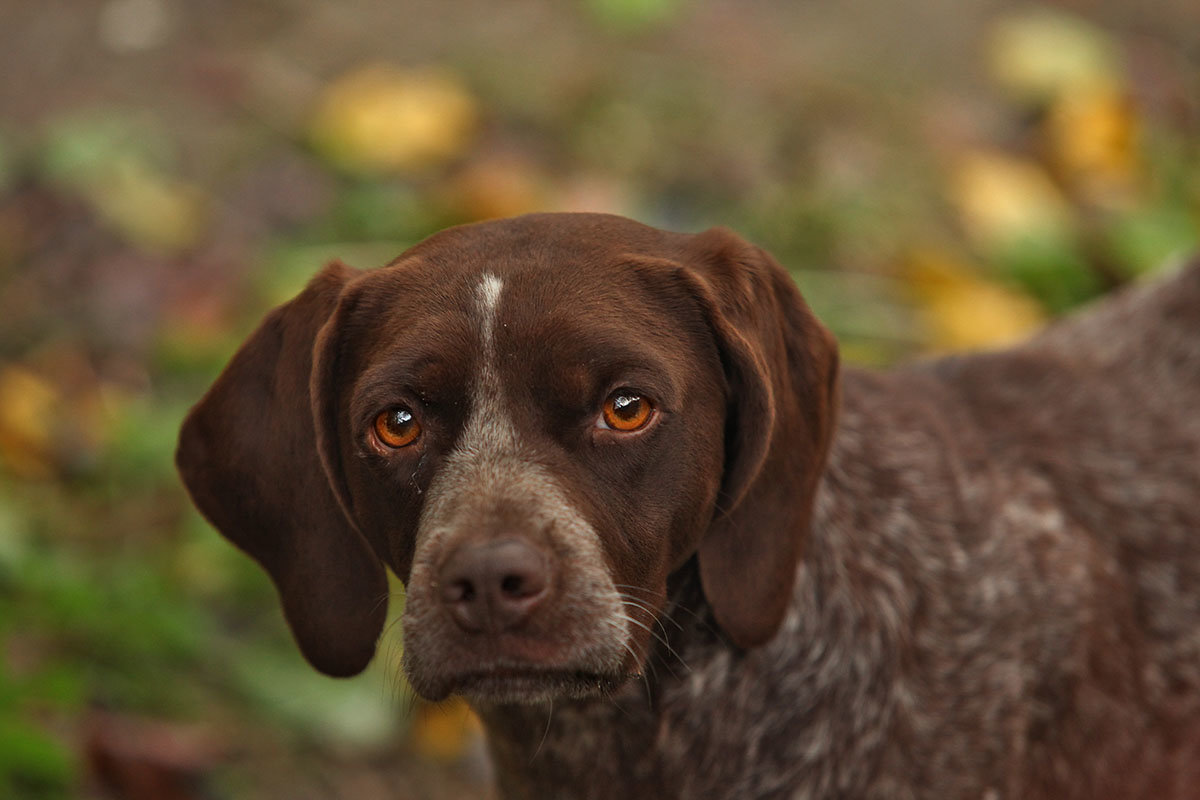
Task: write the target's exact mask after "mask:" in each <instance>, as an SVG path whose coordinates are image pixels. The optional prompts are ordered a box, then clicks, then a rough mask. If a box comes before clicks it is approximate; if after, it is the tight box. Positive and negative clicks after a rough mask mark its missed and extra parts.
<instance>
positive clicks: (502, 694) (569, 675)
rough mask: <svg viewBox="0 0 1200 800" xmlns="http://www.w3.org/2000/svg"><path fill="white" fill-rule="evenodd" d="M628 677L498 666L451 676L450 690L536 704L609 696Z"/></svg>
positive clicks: (467, 695) (484, 698)
mask: <svg viewBox="0 0 1200 800" xmlns="http://www.w3.org/2000/svg"><path fill="white" fill-rule="evenodd" d="M628 677H629V676H628V675H625V674H618V673H610V672H600V671H593V670H584V669H569V668H554V667H540V666H535V665H495V666H491V667H485V668H483V669H473V670H469V671H464V672H461V673H459V674H457V675H454V676H451V677H450V679H449V681H448V683H449V685H450V687H451V689H450V691H452V692H454V693H457V694H461V695H463V696H464V697H467V698H468V699H477V700H485V701H490V702H501V703H503V702H533V701H538V700H548V699H553V698H559V697H584V696H588V695H602V694H609V693H611V692H613V691H615V690H616V689H617V688H618V687H619V686H620V685H621V684H622V683H624V682H625V681H626V680H627V679H628Z"/></svg>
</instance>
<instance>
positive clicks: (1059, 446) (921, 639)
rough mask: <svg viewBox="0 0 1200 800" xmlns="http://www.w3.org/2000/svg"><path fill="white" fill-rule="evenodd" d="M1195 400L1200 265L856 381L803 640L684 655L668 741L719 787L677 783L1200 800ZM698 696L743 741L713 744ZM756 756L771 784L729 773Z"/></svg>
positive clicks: (846, 379)
mask: <svg viewBox="0 0 1200 800" xmlns="http://www.w3.org/2000/svg"><path fill="white" fill-rule="evenodd" d="M1198 401H1200V263H1196V264H1193V265H1192V266H1190V267H1189V268H1187V269H1186V270H1184V271H1183V272H1180V273H1179V274H1177V275H1175V276H1172V277H1170V278H1167V279H1165V280H1160V281H1154V282H1152V283H1150V284H1148V285H1147V286H1145V287H1139V288H1135V289H1133V290H1131V291H1128V292H1126V293H1123V294H1121V295H1119V296H1117V297H1114V298H1110V299H1107V300H1105V301H1102V302H1101V303H1100V304H1098V305H1097V306H1095V307H1093V308H1092V309H1089V310H1085V311H1084V312H1082V313H1080V314H1077V315H1074V316H1072V317H1069V318H1067V319H1065V320H1063V321H1061V322H1060V323H1058V324H1057V325H1055V326H1053V327H1051V328H1050V329H1048V330H1047V331H1046V332H1044V333H1043V334H1041V335H1039V336H1038V337H1036V338H1035V339H1033V340H1031V341H1030V342H1028V343H1027V344H1025V345H1023V346H1021V347H1019V348H1016V349H1011V350H1005V351H1001V352H996V353H983V354H974V355H968V356H959V357H952V358H946V359H940V360H937V361H932V362H925V363H921V364H918V365H915V366H912V367H907V368H902V369H899V370H894V371H890V372H885V373H876V372H865V371H860V370H846V371H845V373H844V375H843V405H842V412H841V420H840V423H839V429H838V433H837V435H836V437H835V441H834V445H833V450H832V454H831V457H830V464H829V467H828V470H827V472H826V476H825V480H824V482H823V485H822V488H821V492H820V495H819V500H818V504H817V515H816V519H815V523H814V529H813V535H812V539H811V541H810V543H809V547H808V552H807V554H806V556H805V559H804V562H803V564H802V566H801V568H800V571H799V574H798V580H797V586H796V590H795V600H794V603H793V607H792V611H791V613H790V614H789V616H788V618H787V619H786V620H785V624H784V629H783V630H782V631H781V633H780V635H779V636H778V637H777V638H776V639H775V640H774V641H773V642H771V643H770V644H769V645H768V646H767V647H766V648H764V649H763V650H761V651H757V652H753V653H750V654H748V657H747V659H746V660H744V661H742V662H740V664H738V666H737V667H736V668H734V667H733V666H731V664H730V661H729V659H728V656H726V655H724V654H723V652H722V650H721V649H720V647H719V646H717V647H714V649H713V650H712V651H711V652H708V653H706V652H703V651H701V652H694V651H693V652H691V653H689V652H687V651H686V650H685V651H684V657H685V658H686V659H687V661H688V664H689V666H690V668H691V673H690V675H689V676H688V677H687V679H685V681H684V689H685V691H684V693H683V694H682V695H681V696H680V697H679V698H678V700H675V698H674V697H672V696H670V695H668V697H667V702H666V704H665V705H666V713H665V717H666V719H667V721H668V724H667V725H665V726H664V728H663V730H664V733H660V739H659V741H660V742H663V741H667V742H670V741H672V740H673V739H674V738H675V737H674V735H672V734H675V735H678V738H679V741H680V749H681V752H682V751H683V748H684V746H685V745H684V744H683V743H684V742H686V747H687V748H689V750H688V752H689V753H690V755H689V756H687V758H689V759H696V758H697V757H699V760H700V761H701V763H704V764H706V765H709V766H707V767H706V769H704V770H702V771H701V772H700V774H692V773H688V772H687V771H686V770H684V771H683V774H682V775H681V776H679V777H678V779H677V780H678V781H679V782H680V783H681V784H683V785H684V786H685V787H687V790H692V791H694V793H695V796H703V795H705V793H706V792H707V793H708V794H709V795H710V796H711V795H712V792H714V791H715V787H717V786H720V787H723V788H724V787H737V788H736V789H735V790H731V791H729V792H728V793H727V794H722V795H720V796H729V797H734V796H747V797H750V796H764V797H765V796H774V795H772V794H771V790H770V789H769V787H771V786H778V785H787V786H791V787H793V788H795V789H796V791H798V792H799V793H798V794H797V795H795V796H808V795H805V794H804V791H801V790H806V791H808V792H809V793H810V794H811V796H814V797H817V796H820V797H824V796H877V797H909V796H930V797H935V796H936V797H968V796H973V797H996V798H999V797H1023V798H1034V797H1039V798H1051V797H1053V798H1079V799H1080V800H1083V798H1130V799H1131V800H1132V798H1148V797H1154V798H1163V799H1164V800H1165V799H1166V798H1190V797H1194V796H1195V795H1196V788H1195V787H1196V786H1200V774H1198V769H1200V768H1198V767H1197V766H1195V765H1196V764H1200V414H1197V413H1196V412H1197V409H1196V408H1195V405H1196V403H1197V402H1198ZM697 693H700V694H704V693H707V696H708V697H710V698H713V699H712V702H713V704H714V705H719V706H720V707H722V709H723V711H724V714H725V717H726V719H729V720H737V719H742V720H745V722H744V723H743V724H742V725H739V724H736V723H733V722H729V723H727V724H726V725H725V726H723V729H722V732H723V737H722V739H721V740H720V741H716V740H713V741H710V740H709V738H708V736H709V735H711V733H709V732H706V731H705V728H704V721H703V715H704V714H706V713H707V711H706V710H705V709H706V708H707V707H706V706H701V707H700V708H697V707H696V704H695V701H694V698H695V696H697ZM717 697H719V698H720V699H719V700H718V699H716V698H717ZM698 714H699V715H698ZM665 731H671V734H667V733H665ZM685 731H686V733H684V732H685ZM747 739H754V740H755V741H757V742H758V743H759V744H758V749H757V751H756V759H757V769H756V770H755V771H754V772H752V773H747V772H745V771H743V770H741V769H738V768H737V767H736V766H734V765H729V764H726V766H723V767H722V766H719V765H721V764H723V763H725V762H723V761H722V756H721V753H722V752H723V751H726V750H727V749H728V748H729V747H730V746H731V741H743V740H747ZM709 747H711V749H707V748H709ZM689 763H693V764H694V763H695V761H692V760H689ZM863 765H873V766H872V768H871V769H869V770H868V769H864V768H863ZM797 787H798V788H797ZM687 790H685V791H684V793H683V796H687V795H688V791H687ZM739 792H740V794H739Z"/></svg>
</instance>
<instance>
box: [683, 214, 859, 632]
mask: <svg viewBox="0 0 1200 800" xmlns="http://www.w3.org/2000/svg"><path fill="white" fill-rule="evenodd" d="M684 263H685V264H687V266H688V267H690V269H687V270H685V275H686V276H687V277H688V279H689V281H690V282H691V284H692V291H693V293H694V294H695V295H697V296H698V297H699V299H700V302H701V305H702V306H703V308H704V310H705V313H706V315H707V317H708V320H709V324H710V326H711V327H712V330H713V332H714V335H715V337H716V340H717V347H718V349H719V351H720V355H721V362H722V365H723V367H724V370H725V378H726V382H727V385H728V390H729V399H728V405H727V407H728V411H727V417H726V425H725V475H724V478H723V482H722V486H721V493H720V495H719V499H718V507H717V512H716V515H715V516H714V518H713V522H712V525H711V527H710V528H709V530H708V531H707V532H706V533H705V534H704V536H703V538H702V539H701V541H700V546H699V553H698V555H699V562H700V580H701V583H702V585H703V587H704V593H705V596H706V597H707V598H708V601H709V604H710V606H711V607H712V609H713V614H714V615H715V616H716V619H717V622H718V624H720V626H721V628H722V629H723V630H724V631H725V633H726V634H727V635H728V636H729V637H730V638H731V639H732V640H733V642H734V643H735V644H737V645H738V646H740V647H744V648H748V647H754V646H757V645H760V644H763V643H765V642H766V641H767V640H769V639H770V638H771V637H772V636H774V634H775V632H776V631H777V630H778V628H779V625H780V623H781V622H782V621H783V617H784V614H785V613H786V612H787V608H788V605H789V603H790V600H791V590H792V585H793V582H794V578H795V573H796V567H797V565H798V563H799V560H800V556H801V553H802V551H803V547H804V543H805V541H806V539H807V535H808V530H809V523H810V519H811V517H812V511H813V503H814V500H815V496H816V491H817V484H818V482H819V481H820V477H821V473H822V471H823V469H824V466H825V460H826V456H827V455H828V452H829V443H830V440H831V439H832V434H833V428H834V424H835V417H836V405H837V376H838V354H837V343H836V342H835V340H834V338H833V335H832V334H831V333H830V332H829V331H828V330H827V329H826V328H825V327H824V326H823V325H822V324H821V323H820V322H818V321H817V318H816V317H815V316H814V315H813V313H812V311H810V310H809V308H808V305H807V304H806V303H805V302H804V299H803V298H802V297H801V296H800V292H799V291H798V290H797V289H796V286H795V284H793V283H792V280H791V278H790V277H789V276H788V274H787V272H785V271H784V269H783V268H782V267H781V266H779V264H778V263H776V261H775V260H774V259H773V258H771V256H770V255H768V254H767V253H766V252H764V251H763V250H761V249H759V248H757V247H754V246H752V245H750V244H748V243H747V242H745V241H743V240H742V239H740V238H739V237H737V236H736V235H735V234H733V233H731V232H729V231H727V230H724V229H713V230H710V231H706V232H705V233H702V234H699V235H698V236H695V237H693V238H692V240H691V242H690V243H689V248H688V253H687V256H686V258H685V262H684Z"/></svg>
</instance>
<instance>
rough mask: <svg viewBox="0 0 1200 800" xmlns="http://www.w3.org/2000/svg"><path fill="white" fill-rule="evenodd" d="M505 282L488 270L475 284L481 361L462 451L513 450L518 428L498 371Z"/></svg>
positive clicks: (461, 445)
mask: <svg viewBox="0 0 1200 800" xmlns="http://www.w3.org/2000/svg"><path fill="white" fill-rule="evenodd" d="M502 291H504V281H502V280H500V279H499V278H497V277H496V276H495V275H492V274H490V273H485V274H484V275H483V277H482V278H481V279H480V281H479V283H478V285H477V286H476V287H475V311H476V313H477V314H478V316H479V344H480V348H479V349H480V353H479V364H478V367H477V369H476V372H475V384H474V386H473V387H472V391H471V401H472V402H471V405H472V408H471V417H470V419H469V420H468V421H467V426H466V429H465V430H464V431H463V436H462V441H461V443H460V445H459V448H458V449H460V450H462V449H465V448H471V449H477V448H486V447H488V446H490V447H491V448H492V449H501V448H502V449H511V448H512V447H513V446H515V444H516V438H517V435H516V431H515V430H514V428H513V425H512V421H511V420H510V419H509V418H508V415H507V414H506V413H505V409H504V403H503V397H502V392H503V390H502V387H501V385H500V374H499V373H498V372H497V371H496V320H497V318H498V316H499V308H500V293H501V292H502Z"/></svg>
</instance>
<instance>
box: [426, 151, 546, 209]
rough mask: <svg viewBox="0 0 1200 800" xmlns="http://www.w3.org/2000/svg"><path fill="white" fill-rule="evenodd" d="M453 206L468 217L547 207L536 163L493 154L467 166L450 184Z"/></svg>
mask: <svg viewBox="0 0 1200 800" xmlns="http://www.w3.org/2000/svg"><path fill="white" fill-rule="evenodd" d="M449 192H450V196H451V197H450V202H451V204H452V206H453V207H454V209H455V210H456V211H457V212H459V213H460V214H461V215H462V216H463V217H465V218H467V219H470V220H483V219H497V218H499V217H515V216H517V215H518V214H528V213H530V212H532V211H541V210H544V209H545V207H546V188H545V181H544V179H543V178H542V176H541V175H540V174H539V173H538V171H537V168H536V167H535V165H533V164H531V163H529V162H527V161H526V160H524V159H521V158H517V157H513V156H492V157H490V158H486V159H483V160H480V161H477V162H475V163H473V164H470V165H469V166H467V167H466V168H465V169H464V170H463V171H462V172H460V173H459V174H458V175H456V176H455V178H454V181H453V182H452V183H451V185H450V187H449Z"/></svg>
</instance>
